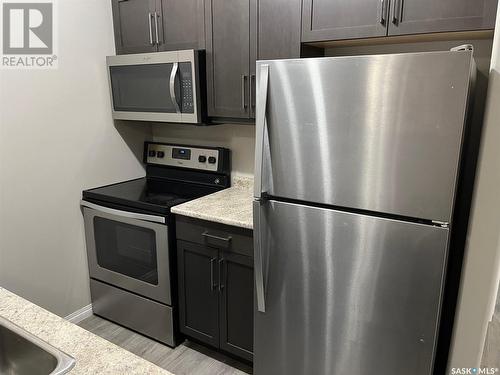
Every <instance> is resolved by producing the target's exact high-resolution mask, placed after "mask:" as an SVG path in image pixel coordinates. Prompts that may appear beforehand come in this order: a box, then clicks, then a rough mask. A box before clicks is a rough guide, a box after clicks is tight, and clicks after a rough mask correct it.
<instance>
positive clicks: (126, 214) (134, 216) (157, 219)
mask: <svg viewBox="0 0 500 375" xmlns="http://www.w3.org/2000/svg"><path fill="white" fill-rule="evenodd" d="M80 205H81V206H82V207H87V208H90V209H92V210H96V211H99V212H103V213H105V214H110V215H115V216H121V217H125V218H128V219H137V220H144V221H152V222H154V223H162V224H165V218H164V217H162V216H156V215H147V214H139V213H137V212H128V211H122V210H116V209H114V208H109V207H104V206H100V205H98V204H95V203H90V202H87V201H84V200H81V201H80Z"/></svg>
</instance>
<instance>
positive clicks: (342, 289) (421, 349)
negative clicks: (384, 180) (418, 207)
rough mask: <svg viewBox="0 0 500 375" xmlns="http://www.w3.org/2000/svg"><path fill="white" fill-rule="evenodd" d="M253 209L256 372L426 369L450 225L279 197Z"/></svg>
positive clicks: (420, 373) (366, 374) (424, 373)
mask: <svg viewBox="0 0 500 375" xmlns="http://www.w3.org/2000/svg"><path fill="white" fill-rule="evenodd" d="M254 210H256V212H255V213H254V214H255V216H256V218H257V219H256V221H257V222H258V224H259V227H257V228H255V231H256V232H255V234H254V235H255V236H258V239H259V240H258V241H257V242H256V244H257V245H258V246H259V248H257V249H256V258H255V259H256V264H255V266H256V270H255V275H256V283H257V285H256V291H257V292H258V291H259V284H261V282H262V284H263V291H264V293H263V295H260V296H259V295H258V299H259V301H258V302H260V303H258V304H257V305H256V309H257V311H256V313H255V345H254V346H255V349H254V350H255V351H254V371H255V374H257V375H271V374H272V375H277V374H315V375H320V374H325V375H326V374H328V375H345V374H355V375H373V374H384V375H401V374H405V375H428V374H431V372H432V366H433V358H434V350H435V341H436V331H437V327H438V320H439V311H440V302H441V292H442V285H443V275H444V271H445V260H446V254H447V243H448V229H446V228H441V227H434V226H428V225H423V224H416V223H411V222H404V221H398V220H392V219H385V218H378V217H373V216H365V215H360V214H353V213H346V212H340V211H335V210H331V209H323V208H315V207H310V206H304V205H298V204H291V203H282V202H276V201H268V202H267V203H265V204H263V205H260V203H259V202H256V203H255V206H254ZM260 254H261V255H262V258H260V257H259V256H258V255H260ZM261 259H262V262H261V261H260V260H261ZM259 271H263V272H262V276H263V277H262V279H261V278H260V275H261V273H260V272H259ZM257 294H258V293H257ZM262 299H263V300H262ZM259 310H260V311H259ZM261 311H265V312H261Z"/></svg>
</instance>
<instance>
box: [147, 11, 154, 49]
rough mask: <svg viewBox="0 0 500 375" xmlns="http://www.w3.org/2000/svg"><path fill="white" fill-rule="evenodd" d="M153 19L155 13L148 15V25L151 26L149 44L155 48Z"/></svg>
mask: <svg viewBox="0 0 500 375" xmlns="http://www.w3.org/2000/svg"><path fill="white" fill-rule="evenodd" d="M151 17H153V13H151V12H149V13H148V24H149V44H151V45H152V46H154V42H153V25H152V24H151Z"/></svg>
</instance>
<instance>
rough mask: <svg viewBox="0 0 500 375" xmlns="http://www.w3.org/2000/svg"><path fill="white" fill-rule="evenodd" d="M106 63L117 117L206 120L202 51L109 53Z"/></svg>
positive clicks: (163, 120)
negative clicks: (203, 100)
mask: <svg viewBox="0 0 500 375" xmlns="http://www.w3.org/2000/svg"><path fill="white" fill-rule="evenodd" d="M106 63H107V67H108V78H109V87H110V91H111V105H112V111H113V118H114V119H119V120H136V121H161V122H176V123H189V124H202V123H203V121H204V117H205V116H204V110H205V108H204V107H205V106H204V105H203V103H202V98H203V97H205V95H204V93H203V94H202V93H201V89H200V84H202V79H203V78H201V77H204V76H205V75H204V74H203V73H204V68H203V54H202V51H196V50H184V51H169V52H155V53H141V54H135V55H120V56H108V57H106ZM200 65H201V67H200ZM200 72H201V73H200ZM200 76H201V77H200ZM202 87H205V86H204V85H203V86H202Z"/></svg>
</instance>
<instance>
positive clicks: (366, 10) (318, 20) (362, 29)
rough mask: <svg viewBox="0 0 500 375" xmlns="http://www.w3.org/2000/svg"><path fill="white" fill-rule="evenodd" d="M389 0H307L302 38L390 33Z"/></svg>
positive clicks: (327, 38)
mask: <svg viewBox="0 0 500 375" xmlns="http://www.w3.org/2000/svg"><path fill="white" fill-rule="evenodd" d="M388 8H389V0H348V1H346V0H304V7H303V14H302V41H303V42H317V41H322V40H336V39H353V38H367V37H376V36H385V35H387V23H388V22H387V14H388Z"/></svg>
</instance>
